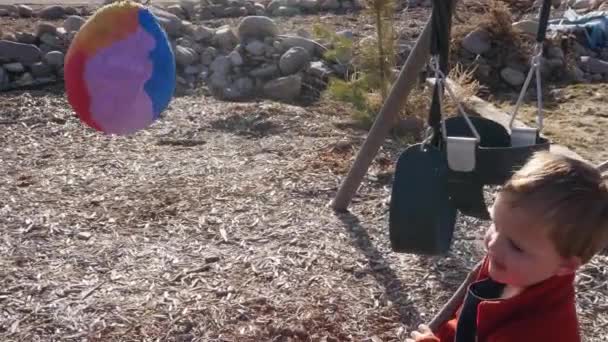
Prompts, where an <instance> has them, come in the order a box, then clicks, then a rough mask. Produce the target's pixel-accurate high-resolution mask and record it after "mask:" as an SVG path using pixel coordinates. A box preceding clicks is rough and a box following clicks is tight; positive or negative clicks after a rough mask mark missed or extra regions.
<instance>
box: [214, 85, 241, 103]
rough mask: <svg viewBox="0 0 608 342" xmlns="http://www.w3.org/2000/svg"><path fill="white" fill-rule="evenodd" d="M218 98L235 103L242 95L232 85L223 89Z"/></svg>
mask: <svg viewBox="0 0 608 342" xmlns="http://www.w3.org/2000/svg"><path fill="white" fill-rule="evenodd" d="M219 96H220V97H221V98H222V99H223V100H225V101H236V100H240V99H242V98H243V94H242V93H241V92H240V91H239V90H238V89H237V88H236V86H235V85H234V84H232V85H230V86H228V87H225V88H224V89H223V90H222V93H221V94H220V95H219Z"/></svg>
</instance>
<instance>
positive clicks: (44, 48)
mask: <svg viewBox="0 0 608 342" xmlns="http://www.w3.org/2000/svg"><path fill="white" fill-rule="evenodd" d="M39 47H40V52H41V53H42V55H43V56H44V55H46V54H47V53H49V52H51V51H56V50H57V49H56V48H54V47H52V46H50V45H47V44H44V43H42V44H40V46H39Z"/></svg>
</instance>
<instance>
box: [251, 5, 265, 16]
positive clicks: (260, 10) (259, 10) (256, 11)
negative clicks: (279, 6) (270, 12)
mask: <svg viewBox="0 0 608 342" xmlns="http://www.w3.org/2000/svg"><path fill="white" fill-rule="evenodd" d="M253 8H254V14H255V15H263V14H264V13H266V7H264V5H262V4H260V3H258V2H256V3H255V4H253Z"/></svg>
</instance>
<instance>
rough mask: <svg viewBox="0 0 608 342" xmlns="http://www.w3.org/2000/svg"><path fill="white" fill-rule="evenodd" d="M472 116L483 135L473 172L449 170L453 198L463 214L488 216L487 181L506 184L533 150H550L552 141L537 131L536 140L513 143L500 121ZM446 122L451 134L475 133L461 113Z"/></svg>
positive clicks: (493, 183)
mask: <svg viewBox="0 0 608 342" xmlns="http://www.w3.org/2000/svg"><path fill="white" fill-rule="evenodd" d="M469 119H470V120H471V122H472V123H473V125H474V126H475V128H476V129H477V132H478V133H479V136H480V141H479V145H478V147H477V149H476V151H475V159H476V165H475V169H474V170H473V171H472V172H457V171H452V170H450V171H449V173H448V179H449V189H450V198H451V200H452V202H453V203H454V206H455V207H456V208H457V209H458V210H459V211H460V212H461V213H463V214H464V215H467V216H472V217H476V218H479V219H484V220H488V219H490V214H489V212H488V210H487V206H486V204H485V200H484V196H483V187H484V185H500V184H503V183H504V182H506V181H507V180H508V179H509V178H510V177H511V175H512V174H513V173H514V172H515V171H516V170H518V169H519V168H521V167H522V166H523V165H524V164H525V162H526V161H527V160H528V158H530V157H531V156H532V154H534V153H535V152H537V151H541V150H548V149H549V146H550V143H549V141H548V140H547V139H546V138H544V137H542V136H539V135H538V134H537V137H536V144H534V145H529V146H517V147H513V146H511V136H510V135H509V132H508V131H507V130H506V128H504V127H503V126H502V125H500V124H499V123H497V122H495V121H492V120H490V119H486V118H483V117H479V116H470V117H469ZM445 124H446V131H447V133H448V136H459V137H473V134H472V133H471V130H470V128H469V127H468V124H467V123H466V121H465V119H464V118H463V117H462V116H454V117H451V118H448V119H446V120H445Z"/></svg>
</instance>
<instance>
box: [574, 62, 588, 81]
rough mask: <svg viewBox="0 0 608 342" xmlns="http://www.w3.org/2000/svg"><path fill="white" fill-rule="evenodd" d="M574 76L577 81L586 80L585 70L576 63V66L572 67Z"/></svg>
mask: <svg viewBox="0 0 608 342" xmlns="http://www.w3.org/2000/svg"><path fill="white" fill-rule="evenodd" d="M572 78H573V79H574V80H575V81H576V82H585V72H584V71H583V70H581V68H579V67H578V66H576V65H575V66H574V68H572Z"/></svg>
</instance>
